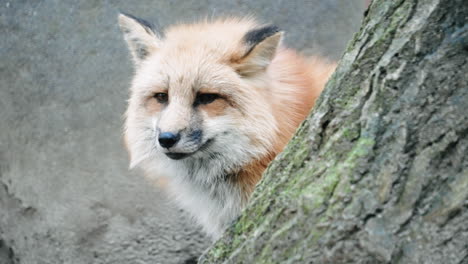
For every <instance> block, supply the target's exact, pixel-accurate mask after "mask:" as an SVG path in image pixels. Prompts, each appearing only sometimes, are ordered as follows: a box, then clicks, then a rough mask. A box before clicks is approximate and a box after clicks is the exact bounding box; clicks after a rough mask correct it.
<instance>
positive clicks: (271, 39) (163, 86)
mask: <svg viewBox="0 0 468 264" xmlns="http://www.w3.org/2000/svg"><path fill="white" fill-rule="evenodd" d="M119 20H120V25H121V27H122V30H123V32H124V36H125V38H126V40H127V42H128V45H129V47H130V50H131V52H132V55H133V60H134V62H135V66H136V74H135V77H134V80H133V84H132V88H131V95H130V100H129V108H128V111H127V118H126V127H125V130H126V131H125V137H126V142H127V146H128V148H129V150H130V154H131V160H132V161H131V164H132V166H134V165H136V164H139V163H146V164H148V163H149V166H155V163H168V162H170V163H175V164H176V166H182V164H184V163H190V164H192V166H193V163H197V161H196V160H199V161H198V163H199V164H206V165H207V167H209V168H210V169H211V170H214V171H215V172H214V173H206V174H205V177H210V176H211V177H217V176H222V175H224V174H226V173H231V172H233V171H235V170H236V168H238V167H241V166H243V165H245V163H247V162H249V161H250V160H251V159H252V158H255V157H258V156H261V155H263V154H265V153H267V152H268V150H269V149H271V147H272V144H273V143H272V142H273V140H274V134H275V131H276V121H275V118H274V116H273V114H272V111H271V107H270V105H269V99H270V98H269V95H268V91H267V89H265V87H267V86H268V78H266V76H265V71H266V68H267V66H268V64H269V63H270V61H271V60H272V58H273V55H274V53H275V51H276V48H277V46H278V45H279V42H280V39H281V32H279V31H278V30H277V29H276V28H275V27H271V26H263V27H257V28H255V27H254V24H253V23H254V22H253V21H250V20H239V21H236V23H234V24H235V25H236V26H235V27H232V28H229V27H228V28H227V32H226V31H225V32H222V31H219V30H218V29H217V28H218V27H225V26H226V25H229V24H231V23H228V22H227V21H219V22H217V23H214V24H210V25H199V28H196V26H192V28H189V29H187V28H186V27H185V28H184V27H183V26H179V27H176V28H170V29H169V30H168V31H167V32H166V36H165V38H161V37H159V36H158V35H157V33H155V31H154V29H152V28H151V27H150V26H149V24H148V23H146V22H142V21H141V20H139V19H136V18H134V17H131V16H126V15H121V16H120V19H119ZM251 28H254V29H253V30H252V29H251ZM216 32H218V33H216ZM219 32H220V33H219ZM215 33H216V34H221V35H214V34H215ZM217 174H218V175H217ZM205 180H206V179H205Z"/></svg>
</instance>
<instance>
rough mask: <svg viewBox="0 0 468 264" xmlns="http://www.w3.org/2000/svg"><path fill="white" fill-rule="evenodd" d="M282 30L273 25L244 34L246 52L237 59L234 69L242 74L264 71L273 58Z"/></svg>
mask: <svg viewBox="0 0 468 264" xmlns="http://www.w3.org/2000/svg"><path fill="white" fill-rule="evenodd" d="M282 36H283V32H281V31H280V30H279V29H278V28H277V27H275V26H265V27H262V28H259V29H254V30H251V31H249V32H247V34H245V36H244V39H243V42H244V43H245V45H246V46H247V52H246V53H245V54H244V56H243V57H242V58H241V59H240V60H239V62H238V65H237V67H236V70H237V71H238V72H239V73H240V74H241V75H244V76H247V75H252V74H255V73H258V72H261V71H264V70H265V69H266V68H267V67H268V65H269V64H270V62H271V61H272V60H273V58H274V56H275V54H276V49H277V48H278V46H279V45H280V43H281V39H282Z"/></svg>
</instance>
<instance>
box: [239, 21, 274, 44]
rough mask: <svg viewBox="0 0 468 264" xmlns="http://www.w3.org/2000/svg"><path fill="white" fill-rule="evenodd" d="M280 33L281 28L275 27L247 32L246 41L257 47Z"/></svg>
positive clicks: (269, 26) (268, 26)
mask: <svg viewBox="0 0 468 264" xmlns="http://www.w3.org/2000/svg"><path fill="white" fill-rule="evenodd" d="M280 31H281V30H280V28H279V27H277V26H275V25H267V26H264V27H261V28H257V29H253V30H251V31H249V32H247V34H245V37H244V41H245V42H246V43H247V44H249V45H256V44H258V43H260V42H262V41H263V40H265V39H266V38H268V37H271V36H273V35H274V34H276V33H278V32H280Z"/></svg>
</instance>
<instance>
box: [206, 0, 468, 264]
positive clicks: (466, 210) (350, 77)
mask: <svg viewBox="0 0 468 264" xmlns="http://www.w3.org/2000/svg"><path fill="white" fill-rule="evenodd" d="M467 19H468V4H467V3H466V1H465V0H453V1H448V0H420V1H417V0H406V1H404V0H399V1H387V0H378V1H374V2H373V3H372V4H371V6H370V8H369V10H368V12H367V14H366V16H365V18H364V21H363V25H362V27H361V30H360V32H359V33H357V34H356V35H355V37H354V39H353V40H352V41H351V43H350V44H349V47H348V49H347V51H346V52H345V54H344V56H343V57H342V59H341V61H340V64H339V66H338V68H337V70H336V72H335V74H334V75H333V77H332V78H331V80H330V81H329V82H328V84H327V87H326V89H325V91H324V92H323V94H322V95H321V97H320V98H319V100H318V102H317V104H316V107H315V109H314V110H313V112H312V113H311V115H310V116H309V117H308V118H307V120H306V121H305V122H304V123H303V124H302V125H301V126H300V128H299V129H298V131H297V133H296V135H295V136H294V137H293V139H292V140H291V142H290V144H289V145H288V146H287V147H286V149H285V150H284V152H283V153H282V154H281V155H280V156H278V157H277V158H276V159H275V161H274V162H272V164H271V165H270V167H269V168H268V169H267V171H266V172H265V174H264V178H263V180H262V182H261V183H260V184H259V185H258V186H257V189H256V190H255V192H254V194H253V196H252V198H251V201H250V203H249V205H248V206H247V208H246V210H245V211H244V213H243V214H242V216H240V218H239V219H238V220H237V221H236V222H235V223H234V224H233V225H232V227H231V228H230V229H228V231H227V232H226V234H225V235H224V236H223V237H222V238H221V239H220V240H219V241H217V242H216V243H215V244H214V245H213V246H212V247H211V249H209V251H208V252H206V253H205V255H204V256H202V258H201V259H200V262H201V263H468V137H467V135H468V63H467V60H468V25H467Z"/></svg>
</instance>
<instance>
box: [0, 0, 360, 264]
mask: <svg viewBox="0 0 468 264" xmlns="http://www.w3.org/2000/svg"><path fill="white" fill-rule="evenodd" d="M364 8H365V7H364V0H308V1H307V0H304V1H282V0H274V1H269V0H257V1H241V0H236V1H232V0H222V1H215V0H199V1H149V0H144V1H138V2H137V1H124V0H120V1H110V0H109V1H97V0H93V1H91V0H89V1H63V0H30V1H25V0H14V1H6V0H1V1H0V85H1V86H0V264H10V263H47V264H52V263H194V262H195V261H196V258H197V257H198V256H199V255H200V253H201V252H202V251H203V250H204V249H205V248H206V247H207V246H208V245H209V243H210V242H209V241H208V240H207V239H206V238H205V237H204V236H203V235H202V234H201V233H200V231H199V230H198V228H197V226H196V225H195V224H194V223H193V222H191V221H190V219H189V218H188V217H187V216H186V215H185V214H184V212H181V211H180V210H178V209H176V208H175V207H174V206H173V205H172V204H171V203H170V202H169V201H168V200H166V199H165V197H164V195H163V194H162V193H161V192H160V191H158V190H157V189H156V188H154V186H152V184H151V183H150V182H147V181H145V179H144V178H143V177H142V175H141V174H142V173H141V172H140V171H132V172H130V171H128V169H127V167H128V162H127V154H126V151H125V149H124V147H123V144H122V136H121V131H122V129H121V126H122V115H123V113H124V111H125V107H126V98H127V95H128V94H127V90H128V85H129V83H130V80H131V76H132V71H133V69H132V65H131V62H130V56H129V53H128V52H127V48H126V45H125V42H124V41H123V39H122V37H121V33H120V31H119V29H118V26H117V14H118V12H119V10H122V11H125V12H128V13H131V14H134V15H136V16H139V17H142V18H145V19H147V20H150V21H153V22H156V24H159V25H160V26H162V27H164V26H166V25H169V24H172V23H175V22H177V21H192V20H194V19H196V18H200V17H205V16H219V15H222V14H231V15H232V14H234V15H246V14H253V15H255V16H256V17H258V18H260V19H261V20H263V21H264V22H273V23H274V24H276V25H277V26H279V27H280V28H282V29H283V30H285V31H286V44H287V45H288V46H291V47H294V48H297V49H299V50H301V51H302V52H304V53H306V54H313V53H318V54H322V55H324V56H327V57H329V58H331V59H335V60H336V59H339V57H340V55H341V54H342V52H343V51H344V48H345V45H346V43H347V41H348V40H349V39H350V38H351V37H352V34H353V32H355V31H356V30H357V29H358V28H359V25H360V21H361V18H362V13H363V11H364Z"/></svg>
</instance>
